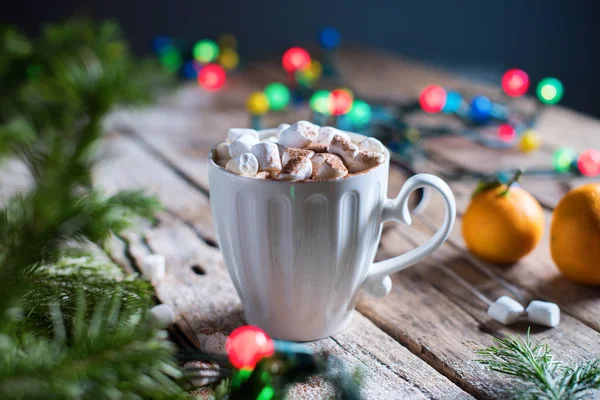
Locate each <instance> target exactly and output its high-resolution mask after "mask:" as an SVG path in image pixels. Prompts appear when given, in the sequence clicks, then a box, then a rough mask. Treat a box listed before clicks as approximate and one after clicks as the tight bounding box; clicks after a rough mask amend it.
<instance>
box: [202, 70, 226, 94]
mask: <svg viewBox="0 0 600 400" xmlns="http://www.w3.org/2000/svg"><path fill="white" fill-rule="evenodd" d="M226 79H227V74H226V73H225V70H224V69H223V67H221V66H220V65H217V64H208V65H205V66H204V67H202V69H201V70H200V72H198V83H200V86H202V87H203V88H205V89H207V90H219V89H221V88H222V87H223V85H225V81H226Z"/></svg>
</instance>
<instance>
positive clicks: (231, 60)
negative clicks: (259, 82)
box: [219, 48, 240, 70]
mask: <svg viewBox="0 0 600 400" xmlns="http://www.w3.org/2000/svg"><path fill="white" fill-rule="evenodd" d="M239 62H240V57H239V55H238V53H237V51H235V50H234V49H232V48H224V49H223V50H222V51H221V53H220V54H219V63H220V64H221V65H222V66H223V67H224V68H225V69H227V70H231V69H235V68H236V67H237V66H238V64H239Z"/></svg>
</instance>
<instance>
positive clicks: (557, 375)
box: [477, 330, 600, 400]
mask: <svg viewBox="0 0 600 400" xmlns="http://www.w3.org/2000/svg"><path fill="white" fill-rule="evenodd" d="M495 341H496V346H491V347H488V348H486V349H483V350H480V351H478V352H477V353H478V354H479V355H480V356H481V357H482V358H481V359H479V360H477V361H478V362H479V363H481V364H483V365H485V366H486V367H488V368H489V369H491V370H493V371H497V372H500V373H503V374H507V375H511V376H514V377H516V378H517V379H519V380H520V381H521V382H522V383H524V384H525V389H524V390H522V391H521V390H517V393H515V398H525V397H527V398H531V399H550V400H563V399H580V398H583V397H584V396H585V395H588V394H589V391H590V390H592V389H598V388H600V360H595V361H589V362H584V363H582V364H580V365H578V366H576V367H567V366H565V365H563V364H561V363H559V362H557V361H555V360H554V355H553V354H552V351H551V349H550V347H549V346H548V345H547V344H542V343H541V342H538V343H535V344H533V343H532V342H531V340H530V337H529V330H528V331H527V336H526V337H525V338H522V337H519V336H512V335H509V336H507V337H506V338H505V339H495Z"/></svg>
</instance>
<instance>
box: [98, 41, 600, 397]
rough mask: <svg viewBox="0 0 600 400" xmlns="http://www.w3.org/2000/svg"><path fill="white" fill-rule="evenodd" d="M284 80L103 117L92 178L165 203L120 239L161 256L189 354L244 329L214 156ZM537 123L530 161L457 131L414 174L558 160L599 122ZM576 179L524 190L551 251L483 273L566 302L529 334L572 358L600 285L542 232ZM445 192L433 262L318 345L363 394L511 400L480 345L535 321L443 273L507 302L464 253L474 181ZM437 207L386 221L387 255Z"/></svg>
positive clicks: (310, 388)
mask: <svg viewBox="0 0 600 400" xmlns="http://www.w3.org/2000/svg"><path fill="white" fill-rule="evenodd" d="M340 62H341V66H342V71H343V74H344V76H345V78H346V79H348V81H349V82H351V84H352V85H353V86H354V87H355V88H356V89H357V90H358V91H360V92H361V94H363V95H370V96H377V97H387V98H392V99H394V98H400V97H405V96H413V97H415V96H417V95H418V93H419V91H420V90H421V89H422V88H423V87H424V86H426V85H428V84H432V83H439V84H443V85H448V86H453V85H454V86H458V85H460V87H469V88H472V89H474V90H477V91H479V92H482V93H484V94H494V93H497V92H498V88H495V87H485V86H482V85H477V84H473V83H471V82H465V81H462V80H461V79H459V78H457V77H455V76H449V75H447V74H445V73H443V72H440V71H435V70H432V69H428V68H424V67H423V66H422V65H418V64H415V63H411V62H408V61H406V60H403V59H400V58H398V57H397V56H393V55H389V54H382V53H374V52H365V51H356V50H354V51H344V52H342V53H341V54H340ZM283 79H284V76H283V75H282V73H281V68H280V67H279V66H278V65H276V64H275V63H272V64H269V63H265V64H260V65H251V66H250V67H248V68H247V69H246V70H245V71H243V72H241V73H239V74H237V75H234V76H232V77H231V79H230V81H229V86H228V88H227V89H226V90H224V91H223V92H220V93H207V92H203V91H201V90H200V89H198V88H197V87H196V86H194V85H189V86H185V87H183V88H182V89H181V90H179V91H178V92H177V94H176V95H175V96H171V97H169V98H167V99H164V100H163V101H161V102H160V103H159V104H157V105H155V106H153V107H151V108H149V109H145V110H138V111H131V110H129V111H125V110H121V111H117V112H115V113H114V114H113V115H112V116H111V118H110V119H109V121H108V122H107V124H108V126H111V127H112V128H113V129H112V131H111V133H110V134H109V135H108V136H107V140H106V151H107V156H106V157H105V158H104V161H103V162H102V163H101V164H100V165H99V166H98V168H97V170H96V178H97V181H98V182H99V183H100V184H101V186H103V187H104V188H105V189H106V190H107V191H109V192H114V191H116V190H119V189H125V188H145V189H146V190H147V191H148V192H150V193H154V194H156V195H158V196H159V197H160V199H161V200H162V201H163V203H164V205H165V207H166V209H165V211H164V212H163V213H162V214H161V215H160V219H159V222H158V223H157V224H155V225H153V226H142V227H140V230H138V233H132V234H130V235H128V236H127V237H126V238H125V239H126V240H122V239H115V240H114V249H115V250H114V255H115V259H117V260H118V261H119V262H120V263H121V264H122V265H124V266H127V267H129V268H134V269H139V268H140V265H141V260H142V258H143V257H144V255H146V254H148V253H159V254H162V255H164V256H165V257H166V260H167V275H166V277H165V278H164V279H161V280H157V281H155V282H153V283H154V286H155V287H156V292H157V297H158V300H159V301H160V302H163V303H166V304H170V305H172V306H174V308H175V310H176V312H177V325H176V330H175V331H174V332H175V333H176V334H177V333H178V334H180V336H181V338H182V339H184V340H185V341H186V342H187V343H188V345H190V346H195V347H199V348H204V347H206V346H207V343H206V341H207V338H209V337H213V338H214V337H215V336H214V333H216V332H224V333H225V334H226V333H228V332H229V331H230V330H231V329H233V328H234V327H236V326H239V325H241V324H243V314H242V310H241V305H240V300H239V298H238V296H237V294H236V292H235V290H234V288H233V285H232V283H231V280H230V278H229V276H228V273H227V271H226V268H225V266H224V264H223V260H222V258H221V254H220V252H219V249H218V248H217V245H216V240H215V234H214V229H213V225H212V222H211V215H210V204H209V193H208V182H207V168H206V157H207V153H208V151H209V149H210V148H211V147H212V146H213V145H215V144H216V143H217V142H218V141H220V140H222V139H223V138H224V137H225V135H226V133H227V130H228V128H230V127H244V126H248V124H249V118H248V115H247V113H246V112H245V110H244V102H245V99H246V97H247V95H248V94H249V93H250V92H251V91H253V90H260V89H262V88H263V87H264V85H265V84H266V83H269V82H271V81H274V80H281V81H283ZM524 102H525V103H526V104H525V106H527V103H529V104H531V101H530V100H524ZM308 117H309V114H308V111H307V110H301V111H294V112H288V113H284V114H278V115H276V116H270V117H268V118H267V123H268V124H269V125H272V126H275V125H276V124H278V123H281V122H290V121H295V120H298V119H300V118H303V119H305V118H308ZM538 129H539V131H540V132H541V133H542V134H543V140H544V145H543V147H542V149H541V150H540V151H538V152H536V153H534V154H532V155H523V154H522V153H519V152H518V151H517V150H504V151H496V150H492V149H488V148H485V147H481V146H479V145H476V144H474V143H472V142H469V141H467V140H465V139H463V138H460V137H454V136H447V137H442V138H437V139H431V140H428V141H427V144H426V148H427V149H428V150H429V152H430V153H431V156H432V158H431V160H429V161H428V162H426V163H423V165H420V166H419V168H418V169H419V172H433V173H436V172H437V173H439V172H440V171H444V172H452V171H453V170H456V169H458V168H466V169H468V170H472V171H479V172H489V171H494V170H496V169H498V168H503V167H512V168H514V167H517V166H525V167H533V166H549V165H551V154H552V151H553V150H554V149H556V148H557V147H558V146H561V145H568V146H571V147H573V148H575V149H576V150H583V149H585V148H589V147H595V148H600V135H599V134H598V133H599V132H600V130H599V129H600V123H598V121H596V120H594V119H592V118H590V117H586V116H584V115H581V114H578V113H576V112H573V111H570V110H567V109H564V108H561V107H554V108H551V109H547V110H546V111H544V112H543V113H542V115H541V118H540V120H539V125H538ZM390 175H391V176H390V195H395V194H396V193H397V192H398V188H399V187H400V186H401V185H402V183H403V181H404V180H405V178H406V177H405V176H404V175H403V173H402V172H401V171H399V170H397V169H392V171H391V173H390ZM581 181H582V179H575V180H570V181H568V180H567V181H560V182H559V181H555V180H542V179H539V180H536V179H532V178H526V179H525V181H524V182H523V183H522V186H523V187H525V188H526V189H528V190H529V191H531V192H532V193H533V194H534V195H535V196H536V197H537V198H538V199H539V201H540V203H541V204H542V205H543V207H544V212H545V214H546V217H547V218H546V219H547V222H548V225H547V227H546V233H545V235H544V238H543V240H542V243H541V244H540V245H539V246H538V247H537V248H536V249H535V251H534V252H533V253H532V254H530V255H528V256H527V257H525V258H524V259H523V260H522V261H521V262H519V263H518V264H516V265H514V266H512V267H508V268H498V267H495V266H492V265H486V266H485V267H486V268H489V269H490V270H491V271H493V272H494V273H496V274H498V275H500V276H501V277H503V278H504V279H505V280H506V281H507V282H510V283H511V284H513V285H514V287H515V288H516V290H517V291H518V293H519V294H520V295H521V296H523V298H524V299H525V301H529V300H531V299H544V300H548V301H553V302H556V303H558V304H559V305H560V307H561V309H562V321H561V324H560V326H559V327H557V328H555V329H542V328H537V327H534V328H532V332H533V338H534V339H535V340H538V339H545V340H546V341H547V343H548V344H550V345H551V346H552V347H553V348H554V349H555V350H556V353H557V356H558V357H559V358H561V359H564V360H571V361H575V360H584V359H589V358H593V357H598V356H600V333H599V330H600V291H599V290H598V289H593V288H587V287H582V286H577V285H575V284H572V283H570V282H568V281H567V280H565V279H563V278H562V277H561V276H560V275H559V273H558V271H557V269H556V267H555V266H554V264H553V262H552V260H551V258H550V254H549V248H548V233H547V231H548V227H549V220H550V216H551V213H552V208H553V207H554V206H555V204H556V202H557V201H558V200H559V199H560V197H561V196H562V195H564V194H565V193H566V192H567V191H568V190H569V189H570V188H572V187H575V186H577V185H579V184H581ZM450 184H451V187H452V189H453V191H454V194H455V196H456V200H457V203H458V217H457V224H456V227H455V228H454V231H453V233H452V235H451V238H450V240H449V241H448V243H447V244H446V245H444V246H443V247H442V248H441V249H440V250H438V251H437V252H436V253H435V255H434V256H433V257H430V258H429V259H427V260H425V261H423V262H421V263H420V264H419V265H417V266H415V267H412V268H410V269H409V270H406V271H403V272H401V273H398V274H396V275H395V276H393V281H394V288H393V290H392V293H390V294H389V295H388V296H387V297H385V298H383V299H375V298H371V297H368V296H366V295H365V296H362V297H361V298H360V299H359V302H358V306H357V308H358V312H356V315H355V318H354V322H353V324H352V326H351V327H350V328H349V329H347V330H346V331H345V332H342V333H340V334H339V335H336V336H334V337H332V338H329V339H326V340H322V341H319V342H315V343H311V344H309V346H312V347H314V348H317V349H322V350H327V351H330V352H332V353H335V354H338V355H339V356H340V357H342V358H343V359H344V360H345V361H346V362H347V364H348V366H349V367H355V366H360V367H362V370H363V374H364V388H363V394H364V395H365V397H366V398H370V399H400V398H407V399H420V398H445V399H457V398H471V397H475V398H483V399H487V398H498V397H504V396H505V395H506V394H505V393H503V390H506V389H507V388H509V387H510V385H511V384H512V383H511V382H512V381H510V380H508V379H507V378H506V377H504V376H501V375H500V374H496V373H490V372H489V371H487V370H486V369H484V368H483V367H482V366H480V365H479V364H477V363H476V362H475V361H474V360H475V359H476V354H475V351H476V350H477V349H480V348H482V347H485V346H489V345H490V344H492V339H493V338H494V337H502V336H504V335H506V334H511V333H517V334H523V333H524V332H525V331H526V329H527V324H517V325H515V326H511V327H505V326H502V325H499V324H497V323H495V322H493V321H491V320H490V319H489V318H488V317H487V315H486V305H485V304H483V303H482V302H481V301H480V300H478V299H476V298H474V296H472V295H471V294H470V293H469V292H468V291H466V290H465V289H463V288H462V287H461V286H460V285H458V284H457V283H456V282H455V281H453V280H451V279H449V278H448V276H447V275H446V273H444V269H445V268H449V269H451V270H452V271H454V272H455V273H457V274H459V275H460V276H461V277H463V278H464V279H465V280H467V281H468V282H470V283H471V284H472V285H474V286H476V287H477V288H478V289H479V290H481V291H482V292H484V293H485V294H486V295H488V296H489V297H491V298H497V297H499V296H500V295H502V294H507V292H506V290H504V289H503V288H502V287H501V286H500V285H499V284H497V283H496V282H495V281H494V280H492V279H490V278H489V277H488V276H487V275H486V274H484V273H482V271H481V270H478V269H477V268H475V267H474V265H473V263H472V260H471V259H470V257H469V255H468V254H467V253H466V251H465V250H464V243H463V241H462V238H461V235H460V228H461V214H462V213H463V211H464V210H465V207H466V205H467V203H468V201H469V198H470V194H471V192H472V190H473V188H474V185H475V182H452V183H450ZM440 201H441V200H440V199H439V198H437V197H434V198H433V199H432V201H431V204H430V205H429V206H428V208H427V209H426V210H425V211H424V213H423V214H422V215H421V216H420V217H418V218H415V221H414V223H413V226H411V227H405V226H398V225H396V224H390V225H389V226H388V225H386V229H385V231H384V234H383V237H382V242H381V246H380V249H379V253H378V258H386V257H389V256H392V255H396V254H399V253H400V252H403V251H406V250H408V249H410V248H412V247H414V246H415V245H417V244H419V243H421V242H422V241H423V240H424V239H425V238H427V237H428V236H430V235H431V229H430V228H431V226H430V224H434V225H435V224H437V223H439V222H440V220H441V213H442V212H443V207H442V205H441V202H440ZM525 304H526V303H525ZM211 335H213V336H211ZM330 390H331V388H329V387H328V386H327V385H326V384H324V383H323V382H321V381H320V380H319V379H314V380H312V381H311V382H309V383H307V384H303V385H298V386H297V387H295V388H294V389H293V391H292V392H291V397H292V398H322V397H324V396H326V395H328V394H330Z"/></svg>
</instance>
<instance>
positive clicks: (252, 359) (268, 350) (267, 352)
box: [225, 325, 275, 370]
mask: <svg viewBox="0 0 600 400" xmlns="http://www.w3.org/2000/svg"><path fill="white" fill-rule="evenodd" d="M225 350H226V351H227V356H228V357H229V361H230V362H231V364H232V365H233V366H234V367H235V368H237V369H250V370H252V369H254V367H256V364H257V363H258V362H259V361H260V360H261V359H263V358H264V357H270V356H272V355H273V354H274V353H275V345H274V343H273V340H272V339H271V338H270V337H269V335H267V334H266V333H265V331H263V330H262V329H260V328H258V327H256V326H250V325H247V326H241V327H239V328H237V329H234V331H233V332H231V334H230V335H229V337H228V338H227V342H226V343H225Z"/></svg>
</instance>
